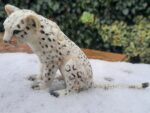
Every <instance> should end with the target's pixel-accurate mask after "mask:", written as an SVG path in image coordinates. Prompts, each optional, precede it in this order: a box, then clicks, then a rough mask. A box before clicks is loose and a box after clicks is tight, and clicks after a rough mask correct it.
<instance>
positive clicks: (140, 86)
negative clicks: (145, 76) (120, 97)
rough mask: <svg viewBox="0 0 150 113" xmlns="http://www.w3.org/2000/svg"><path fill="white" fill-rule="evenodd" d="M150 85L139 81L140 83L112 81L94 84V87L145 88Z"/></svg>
mask: <svg viewBox="0 0 150 113" xmlns="http://www.w3.org/2000/svg"><path fill="white" fill-rule="evenodd" d="M147 87H149V83H148V82H145V83H139V84H121V83H120V84H112V83H109V84H107V83H101V84H94V88H103V89H111V88H133V89H145V88H147Z"/></svg>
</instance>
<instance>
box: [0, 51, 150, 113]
mask: <svg viewBox="0 0 150 113" xmlns="http://www.w3.org/2000/svg"><path fill="white" fill-rule="evenodd" d="M90 62H91V64H92V68H93V72H94V81H95V82H105V83H109V82H108V81H106V80H105V79H104V78H106V79H109V78H111V79H112V81H110V83H139V82H140V83H141V82H150V65H148V64H131V63H125V62H107V61H101V60H92V59H91V60H90ZM38 72H39V66H38V58H37V56H36V55H34V54H25V53H5V54H0V113H149V112H150V88H147V89H144V90H142V89H126V88H124V89H123V88H120V89H119V88H115V89H109V90H104V89H100V88H96V89H94V88H93V89H90V90H88V91H84V92H81V93H79V94H74V95H69V96H64V97H60V98H55V97H53V96H51V95H50V94H49V93H48V90H41V91H33V90H32V89H31V88H30V86H31V81H28V80H27V79H26V78H27V77H28V76H29V75H31V74H36V73H38Z"/></svg>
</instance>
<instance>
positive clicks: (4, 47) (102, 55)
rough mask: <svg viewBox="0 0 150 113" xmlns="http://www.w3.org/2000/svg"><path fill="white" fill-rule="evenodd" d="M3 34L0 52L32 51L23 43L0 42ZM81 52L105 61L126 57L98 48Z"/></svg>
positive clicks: (123, 59)
mask: <svg viewBox="0 0 150 113" xmlns="http://www.w3.org/2000/svg"><path fill="white" fill-rule="evenodd" d="M2 36H3V34H2V33H0V53H6V52H7V53H8V52H9V53H14V52H27V53H33V52H32V50H31V48H30V47H29V46H27V45H25V44H21V45H18V46H13V45H8V44H4V43H3V42H2ZM13 44H14V45H16V40H15V39H13ZM82 50H83V52H84V53H85V54H86V55H87V57H88V58H90V59H101V60H106V61H125V59H126V58H127V57H126V56H125V55H123V54H117V53H111V52H104V51H99V50H92V49H82Z"/></svg>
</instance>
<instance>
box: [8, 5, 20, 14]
mask: <svg viewBox="0 0 150 113" xmlns="http://www.w3.org/2000/svg"><path fill="white" fill-rule="evenodd" d="M16 10H19V8H17V7H15V6H13V5H10V4H7V5H5V11H6V13H7V15H10V14H11V13H13V12H14V11H16Z"/></svg>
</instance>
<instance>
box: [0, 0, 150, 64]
mask: <svg viewBox="0 0 150 113" xmlns="http://www.w3.org/2000/svg"><path fill="white" fill-rule="evenodd" d="M7 3H10V4H12V5H16V6H17V7H20V8H27V9H31V10H34V11H36V12H37V13H39V14H41V15H43V16H45V17H47V18H50V19H52V20H54V21H55V22H57V23H58V25H59V26H60V27H61V29H62V30H63V31H64V32H65V34H66V35H67V36H69V38H71V39H72V40H73V41H75V42H76V43H77V44H78V45H79V46H80V47H84V48H92V49H99V50H105V51H111V52H119V53H125V54H126V55H128V56H129V60H130V61H132V59H134V58H138V59H139V60H138V62H146V63H150V49H149V48H150V41H149V40H150V35H149V34H150V33H149V32H150V0H1V1H0V31H3V25H2V23H3V21H4V19H5V18H6V14H5V12H4V5H5V4H7ZM85 12H86V13H87V15H88V16H87V15H86V14H85V15H84V13H85ZM81 18H82V19H81ZM143 21H144V22H143ZM144 25H146V28H145V27H144ZM106 26H107V29H105V27H106ZM123 26H124V27H123ZM114 27H116V28H114ZM122 27H123V28H122ZM139 27H140V28H139ZM112 29H114V30H112ZM134 29H135V30H134ZM118 30H119V31H118ZM110 32H112V34H110ZM143 32H144V33H145V35H142V34H144V33H143ZM122 33H123V34H126V36H122ZM137 33H141V34H139V35H138V36H135V34H137ZM116 35H117V38H116ZM141 35H142V36H141ZM118 37H119V38H118ZM141 37H142V40H144V41H143V42H142V41H141V42H140V41H139V43H138V44H137V43H136V42H137V40H140V39H141ZM124 39H125V40H124ZM118 40H123V42H122V41H118ZM114 42H115V43H114ZM130 42H132V44H130ZM142 43H144V44H142ZM141 44H142V46H141ZM131 45H132V46H131ZM139 45H140V48H142V49H140V50H139V49H138V47H139ZM130 46H131V47H130ZM141 51H142V52H143V51H145V52H144V53H141ZM133 53H134V54H133ZM141 54H142V55H141Z"/></svg>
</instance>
